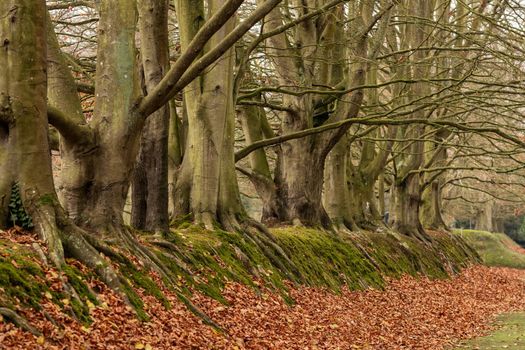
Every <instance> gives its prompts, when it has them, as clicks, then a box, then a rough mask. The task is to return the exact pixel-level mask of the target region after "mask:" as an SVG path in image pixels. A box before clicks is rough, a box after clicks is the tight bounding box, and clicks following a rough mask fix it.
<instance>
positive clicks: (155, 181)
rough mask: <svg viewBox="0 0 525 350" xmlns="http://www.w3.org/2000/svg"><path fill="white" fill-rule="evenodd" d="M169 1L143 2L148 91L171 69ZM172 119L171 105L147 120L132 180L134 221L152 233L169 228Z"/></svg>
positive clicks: (143, 53)
mask: <svg viewBox="0 0 525 350" xmlns="http://www.w3.org/2000/svg"><path fill="white" fill-rule="evenodd" d="M168 3H169V1H168V0H159V1H156V0H155V1H154V0H140V1H139V14H140V16H139V31H140V39H141V40H140V41H141V57H142V66H143V69H144V78H145V90H146V93H150V92H151V91H152V90H153V89H154V88H155V86H156V85H157V84H158V83H159V82H160V81H161V80H162V77H163V76H164V74H165V72H166V71H167V70H168V68H169V53H168V46H169V43H168ZM169 120H170V108H169V105H166V106H163V107H161V108H160V109H158V110H157V111H156V112H154V113H153V114H152V115H151V116H149V117H148V119H147V120H146V123H145V125H144V129H143V131H142V138H141V145H140V152H139V155H138V160H137V164H136V165H135V173H134V177H133V180H132V211H131V223H132V225H133V226H134V227H136V228H139V229H142V230H147V231H152V232H166V231H167V230H168V221H169V218H168V133H169ZM173 136H175V135H173Z"/></svg>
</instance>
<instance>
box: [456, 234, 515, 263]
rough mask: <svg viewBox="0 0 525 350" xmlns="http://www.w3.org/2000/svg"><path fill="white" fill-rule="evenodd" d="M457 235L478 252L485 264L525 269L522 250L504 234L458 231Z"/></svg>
mask: <svg viewBox="0 0 525 350" xmlns="http://www.w3.org/2000/svg"><path fill="white" fill-rule="evenodd" d="M455 233H456V234H457V235H459V236H460V237H462V238H463V239H464V240H465V241H466V242H467V243H468V244H469V245H470V246H472V247H473V248H474V249H475V250H476V251H477V252H478V254H479V255H480V257H481V259H482V260H483V263H484V264H486V265H488V266H503V267H512V268H520V269H525V254H523V253H522V252H521V251H520V250H522V248H521V247H520V246H519V245H518V244H517V243H516V242H514V241H513V240H512V239H510V237H508V236H507V235H505V234H504V233H491V232H485V231H476V230H457V231H455Z"/></svg>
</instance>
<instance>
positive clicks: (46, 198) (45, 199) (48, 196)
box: [38, 193, 55, 205]
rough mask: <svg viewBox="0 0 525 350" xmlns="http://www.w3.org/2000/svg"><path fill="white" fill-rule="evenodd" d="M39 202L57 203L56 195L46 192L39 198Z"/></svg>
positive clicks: (46, 203)
mask: <svg viewBox="0 0 525 350" xmlns="http://www.w3.org/2000/svg"><path fill="white" fill-rule="evenodd" d="M38 203H39V204H40V205H53V204H54V203H55V197H54V195H53V194H51V193H48V194H44V195H42V196H41V197H40V198H39V200H38Z"/></svg>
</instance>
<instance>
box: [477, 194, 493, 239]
mask: <svg viewBox="0 0 525 350" xmlns="http://www.w3.org/2000/svg"><path fill="white" fill-rule="evenodd" d="M493 207H494V202H493V201H492V200H490V199H489V200H487V201H486V202H485V203H484V204H483V208H482V209H481V210H480V211H479V212H478V214H477V216H476V225H475V228H476V230H481V231H487V232H493V231H494V227H493V223H492V212H493Z"/></svg>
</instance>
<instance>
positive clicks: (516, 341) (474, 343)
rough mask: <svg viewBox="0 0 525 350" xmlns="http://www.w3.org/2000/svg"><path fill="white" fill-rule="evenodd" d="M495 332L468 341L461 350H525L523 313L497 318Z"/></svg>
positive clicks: (458, 348) (524, 317)
mask: <svg viewBox="0 0 525 350" xmlns="http://www.w3.org/2000/svg"><path fill="white" fill-rule="evenodd" d="M495 325H496V326H497V327H498V328H497V330H496V331H494V332H493V333H491V334H490V335H488V336H485V337H479V338H475V339H472V340H469V341H467V342H465V343H463V344H461V345H460V346H458V347H457V348H456V350H461V349H478V350H488V349H498V350H499V349H525V313H512V314H504V315H501V316H499V317H498V319H497V321H496V323H495Z"/></svg>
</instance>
